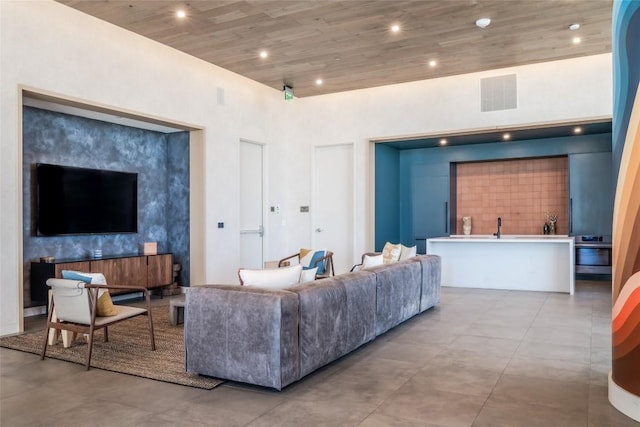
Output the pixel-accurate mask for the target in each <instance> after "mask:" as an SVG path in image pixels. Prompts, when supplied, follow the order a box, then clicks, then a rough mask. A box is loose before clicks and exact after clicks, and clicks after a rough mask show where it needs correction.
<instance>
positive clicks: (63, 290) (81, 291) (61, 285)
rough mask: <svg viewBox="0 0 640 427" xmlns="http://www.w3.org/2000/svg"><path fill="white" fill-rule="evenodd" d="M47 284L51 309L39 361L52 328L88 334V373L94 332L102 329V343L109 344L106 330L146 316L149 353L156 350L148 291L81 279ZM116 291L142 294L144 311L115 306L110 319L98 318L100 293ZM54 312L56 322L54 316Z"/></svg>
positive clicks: (54, 280)
mask: <svg viewBox="0 0 640 427" xmlns="http://www.w3.org/2000/svg"><path fill="white" fill-rule="evenodd" d="M47 285H48V286H49V287H51V293H52V297H51V306H50V308H49V317H48V319H47V327H46V330H45V334H44V345H43V347H42V354H41V357H40V359H41V360H44V358H45V354H46V351H47V345H48V341H49V340H48V338H49V331H50V330H51V329H55V330H62V331H71V332H73V333H74V337H75V335H76V334H78V333H82V334H87V335H88V338H87V357H86V368H87V370H89V367H90V363H91V351H92V349H93V338H94V332H95V331H96V330H97V329H104V340H105V342H107V341H109V334H108V327H109V326H111V325H113V324H115V323H118V322H122V321H123V320H127V319H131V318H132V317H135V316H140V315H146V316H147V317H148V320H149V339H150V343H151V350H155V349H156V344H155V338H154V334H153V321H152V319H151V301H150V297H149V291H148V290H147V289H146V288H144V287H138V286H113V285H92V284H88V283H85V282H83V281H81V280H67V279H49V280H47ZM107 289H118V290H132V291H139V292H144V295H145V299H146V308H140V307H129V306H124V305H114V307H115V310H116V314H115V315H113V316H97V304H98V297H99V291H100V290H107ZM54 311H55V320H53V315H54Z"/></svg>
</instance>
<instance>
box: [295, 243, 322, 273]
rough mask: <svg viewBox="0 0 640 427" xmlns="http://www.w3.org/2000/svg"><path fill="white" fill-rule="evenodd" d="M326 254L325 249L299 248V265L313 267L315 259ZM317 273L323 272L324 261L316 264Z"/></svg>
mask: <svg viewBox="0 0 640 427" xmlns="http://www.w3.org/2000/svg"><path fill="white" fill-rule="evenodd" d="M326 254H327V251H326V250H325V249H321V250H315V249H300V265H302V268H303V269H305V270H307V269H309V268H313V267H314V264H315V263H316V261H318V260H319V259H320V258H322V257H324V256H325V255H326ZM317 274H324V263H320V264H318V271H317Z"/></svg>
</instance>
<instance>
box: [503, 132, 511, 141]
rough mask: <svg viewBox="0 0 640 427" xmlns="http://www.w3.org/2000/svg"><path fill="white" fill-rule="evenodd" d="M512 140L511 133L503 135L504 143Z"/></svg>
mask: <svg viewBox="0 0 640 427" xmlns="http://www.w3.org/2000/svg"><path fill="white" fill-rule="evenodd" d="M510 139H511V134H510V133H503V134H502V140H503V141H509V140H510Z"/></svg>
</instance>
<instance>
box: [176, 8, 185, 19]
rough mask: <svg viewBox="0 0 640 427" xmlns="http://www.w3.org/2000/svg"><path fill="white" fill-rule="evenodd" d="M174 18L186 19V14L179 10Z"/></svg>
mask: <svg viewBox="0 0 640 427" xmlns="http://www.w3.org/2000/svg"><path fill="white" fill-rule="evenodd" d="M176 16H177V17H178V18H180V19H183V18H186V17H187V12H185V11H184V10H182V9H180V10H178V11H177V12H176Z"/></svg>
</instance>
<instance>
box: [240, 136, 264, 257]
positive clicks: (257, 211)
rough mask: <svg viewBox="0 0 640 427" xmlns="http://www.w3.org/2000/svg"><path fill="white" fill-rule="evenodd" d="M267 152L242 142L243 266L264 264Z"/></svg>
mask: <svg viewBox="0 0 640 427" xmlns="http://www.w3.org/2000/svg"><path fill="white" fill-rule="evenodd" d="M263 149H264V147H263V146H262V145H261V144H256V143H253V142H247V141H240V267H242V268H262V265H263V264H262V263H263V240H262V237H263V235H264V227H263V206H264V203H263V179H264V175H263V160H262V159H263Z"/></svg>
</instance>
